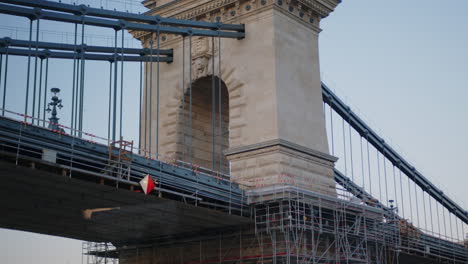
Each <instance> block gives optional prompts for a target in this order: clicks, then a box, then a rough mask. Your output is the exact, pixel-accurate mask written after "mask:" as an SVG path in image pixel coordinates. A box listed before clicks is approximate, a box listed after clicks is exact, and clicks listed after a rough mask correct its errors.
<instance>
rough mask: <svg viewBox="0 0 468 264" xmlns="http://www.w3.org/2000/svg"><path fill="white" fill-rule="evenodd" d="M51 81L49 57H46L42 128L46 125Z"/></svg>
mask: <svg viewBox="0 0 468 264" xmlns="http://www.w3.org/2000/svg"><path fill="white" fill-rule="evenodd" d="M48 81H49V57H46V70H45V81H44V109H43V112H42V126H43V127H45V125H46V105H47V84H48Z"/></svg>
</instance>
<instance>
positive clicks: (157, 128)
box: [156, 23, 161, 158]
mask: <svg viewBox="0 0 468 264" xmlns="http://www.w3.org/2000/svg"><path fill="white" fill-rule="evenodd" d="M156 31H157V37H158V38H157V50H156V55H157V57H158V58H157V62H158V64H157V65H156V72H157V75H156V158H158V157H159V83H160V82H159V80H160V58H159V56H160V55H161V30H160V26H159V23H158V26H157V29H156Z"/></svg>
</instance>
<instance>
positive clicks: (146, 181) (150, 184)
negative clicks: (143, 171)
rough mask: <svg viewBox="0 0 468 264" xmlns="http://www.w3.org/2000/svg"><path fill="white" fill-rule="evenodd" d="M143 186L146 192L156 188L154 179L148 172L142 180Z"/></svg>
mask: <svg viewBox="0 0 468 264" xmlns="http://www.w3.org/2000/svg"><path fill="white" fill-rule="evenodd" d="M140 185H141V188H143V191H144V192H145V194H148V193H150V192H151V191H152V190H154V186H155V185H154V181H153V179H152V178H151V176H150V175H149V174H147V175H146V176H145V177H144V178H143V180H141V181H140Z"/></svg>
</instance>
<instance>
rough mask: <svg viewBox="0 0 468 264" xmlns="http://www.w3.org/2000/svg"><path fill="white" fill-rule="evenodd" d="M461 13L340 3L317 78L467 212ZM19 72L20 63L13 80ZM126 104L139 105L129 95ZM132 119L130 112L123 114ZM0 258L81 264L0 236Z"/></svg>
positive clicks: (431, 4)
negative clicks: (319, 74)
mask: <svg viewBox="0 0 468 264" xmlns="http://www.w3.org/2000/svg"><path fill="white" fill-rule="evenodd" d="M101 2H103V3H104V4H106V2H107V1H101ZM135 2H136V1H135ZM107 3H109V4H111V2H107ZM104 4H103V5H104ZM133 7H134V8H135V9H136V7H135V6H133ZM128 9H130V8H128ZM467 13H468V1H466V0H447V1H436V0H411V1H408V0H391V1H389V0H386V1H384V0H356V1H351V0H344V1H343V3H342V4H341V5H340V6H339V7H338V8H337V10H336V11H335V12H334V13H333V14H332V15H331V16H330V17H328V18H326V19H325V20H324V21H323V22H322V28H323V32H322V33H321V37H320V60H321V69H322V77H323V80H324V81H325V82H326V83H327V84H328V85H329V86H330V87H331V88H333V89H335V90H336V93H337V94H338V95H339V96H340V97H341V98H342V99H344V100H345V102H346V103H348V104H349V105H351V107H352V109H353V110H355V111H357V112H358V113H359V115H360V116H363V117H364V118H365V120H366V121H368V123H369V124H370V125H371V126H372V127H373V128H376V129H377V131H378V132H379V134H380V135H382V136H383V137H384V138H385V139H386V141H387V142H389V144H390V145H392V146H395V145H397V146H396V147H395V148H396V149H397V150H398V151H400V152H402V153H403V154H404V156H405V157H406V158H408V159H409V160H410V161H411V162H412V163H413V164H414V165H415V167H416V168H417V169H418V170H419V171H421V172H422V173H423V174H424V175H425V176H426V177H428V178H429V179H430V180H431V181H433V182H435V183H436V185H438V186H439V187H441V188H442V189H443V190H444V192H445V193H446V194H448V195H450V196H451V197H454V199H455V200H456V201H457V202H458V203H459V204H462V205H464V208H467V204H468V193H467V190H468V175H467V173H466V170H465V168H464V165H465V164H466V161H467V160H468V139H467V135H468V121H467V120H468V103H467V99H468V16H467V15H466V14H467ZM12 23H13V21H12V20H10V19H8V20H6V19H4V18H3V17H2V23H1V24H2V26H13V25H14V26H18V27H26V26H27V23H16V22H14V23H15V24H12ZM50 27H51V28H53V29H54V30H60V31H70V29H61V28H57V27H58V26H56V25H51V26H50ZM20 34H21V33H20ZM108 35H110V34H108ZM95 39H97V38H95ZM96 41H99V40H96ZM101 41H103V40H101ZM104 41H105V40H104ZM102 65H106V64H105V63H104V64H102ZM102 65H101V66H95V67H104V66H102ZM51 67H52V70H54V71H56V72H57V71H59V70H60V69H62V68H63V66H62V65H61V64H60V63H57V64H55V66H51ZM70 69H71V67H70ZM104 69H106V70H107V68H104ZM67 70H68V69H67ZM128 70H129V71H131V72H129V74H128V75H130V76H131V75H132V74H133V76H135V75H137V74H138V71H137V70H135V69H134V68H133V69H130V68H129V69H128ZM102 71H104V72H105V70H102ZM102 71H96V70H95V71H92V70H90V72H89V73H88V74H89V75H87V77H89V78H90V79H91V80H93V78H96V79H99V78H98V77H99V75H100V74H101V73H102ZM21 72H22V70H21V65H20V63H18V65H17V70H16V73H12V74H15V75H14V76H16V74H19V73H21ZM92 74H95V76H94V77H93V75H92ZM17 77H18V79H24V78H22V77H21V76H20V75H18V76H17ZM12 79H13V78H12ZM101 79H102V78H101ZM128 79H131V80H128V81H127V80H126V83H128V85H135V83H137V82H138V77H129V78H128ZM51 82H52V83H54V84H55V85H57V86H59V87H66V86H67V84H68V82H69V81H68V79H66V78H61V79H60V78H58V77H57V79H56V80H55V81H54V80H51ZM18 85H20V86H21V84H18ZM90 85H91V84H90ZM21 87H23V86H21ZM90 87H91V86H90ZM101 87H107V79H106V80H104V81H97V82H95V83H93V85H92V88H93V89H94V90H95V91H96V92H95V94H93V96H91V97H90V98H89V99H90V100H93V102H94V104H99V102H100V100H103V99H101V98H105V97H104V96H105V89H100V88H101ZM11 96H13V97H14V98H13V99H16V100H22V98H23V97H24V95H22V94H21V92H18V93H15V94H14V95H11ZM66 96H67V92H66V91H64V97H65V98H66ZM128 100H129V103H131V102H134V103H136V102H137V101H136V99H135V98H132V97H131V96H130V97H129V98H128ZM12 107H14V106H12ZM95 109H96V110H95ZM97 109H99V108H94V106H89V107H88V108H87V113H86V114H87V115H89V116H91V115H94V114H95V112H94V111H98V110H97ZM135 114H136V112H135V111H128V112H126V115H127V116H128V117H131V116H132V115H135ZM66 120H67V118H66V117H64V119H63V121H64V122H65V121H66ZM90 121H92V122H90V123H88V124H86V127H87V128H88V129H89V130H95V129H96V130H97V131H101V132H102V131H105V130H99V129H98V128H97V125H98V124H99V122H100V121H101V120H99V119H97V118H94V119H93V120H91V119H90ZM126 124H128V127H129V128H128V131H127V132H126V133H128V134H131V135H134V133H135V131H136V130H135V129H134V127H135V124H134V123H126ZM101 134H102V133H101ZM103 135H106V134H105V132H104V134H103ZM3 217H4V216H3ZM465 231H468V229H467V228H465ZM0 260H1V261H2V263H14V264H16V263H29V262H31V261H34V263H36V264H42V263H44V264H45V263H47V264H59V263H60V264H63V263H70V264H77V263H81V242H79V241H74V240H69V239H63V238H52V237H49V236H42V235H34V234H29V233H22V232H16V231H8V230H0Z"/></svg>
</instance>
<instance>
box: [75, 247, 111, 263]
mask: <svg viewBox="0 0 468 264" xmlns="http://www.w3.org/2000/svg"><path fill="white" fill-rule="evenodd" d="M115 249H116V248H115V247H114V246H113V245H112V244H111V243H105V242H83V244H82V258H81V263H82V264H118V263H119V260H118V255H117V251H116V250H115Z"/></svg>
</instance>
